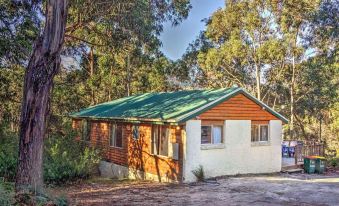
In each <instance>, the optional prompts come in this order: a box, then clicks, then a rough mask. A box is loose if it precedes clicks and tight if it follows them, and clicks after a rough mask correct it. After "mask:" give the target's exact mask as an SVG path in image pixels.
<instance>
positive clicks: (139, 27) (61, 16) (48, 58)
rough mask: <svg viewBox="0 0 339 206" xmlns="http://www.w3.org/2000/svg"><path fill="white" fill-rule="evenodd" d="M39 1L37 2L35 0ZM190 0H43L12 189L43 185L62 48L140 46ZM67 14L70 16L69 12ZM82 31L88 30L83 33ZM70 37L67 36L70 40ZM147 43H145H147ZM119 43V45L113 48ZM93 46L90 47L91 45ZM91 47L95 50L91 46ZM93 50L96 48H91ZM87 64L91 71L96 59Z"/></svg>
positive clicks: (179, 14)
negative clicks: (41, 27) (41, 24)
mask: <svg viewBox="0 0 339 206" xmlns="http://www.w3.org/2000/svg"><path fill="white" fill-rule="evenodd" d="M35 3H37V4H39V5H38V6H37V7H41V2H40V1H37V2H35ZM189 7H190V5H189V1H187V0H182V1H165V0H163V1H137V2H134V1H116V2H108V1H95V2H93V1H89V0H83V1H70V2H69V5H68V1H67V0H60V1H59V0H48V1H47V2H46V12H45V14H44V15H45V19H46V20H45V27H44V31H43V32H42V34H41V36H39V37H38V39H37V40H36V42H35V46H34V49H33V53H32V56H31V58H30V61H29V63H28V66H27V68H26V72H25V83H24V93H23V102H22V110H21V121H20V148H19V162H18V171H17V178H16V190H17V192H19V193H21V192H24V189H25V188H27V187H28V188H29V189H33V190H38V191H39V190H41V188H42V186H43V177H42V155H43V154H42V148H43V139H44V136H45V133H46V127H47V123H48V121H47V120H48V114H49V110H50V101H51V91H52V88H53V83H54V82H53V79H54V77H55V76H56V74H58V72H59V70H60V59H61V58H60V54H61V52H63V51H62V49H63V46H64V39H65V37H67V44H66V46H67V47H68V49H66V50H65V51H64V52H65V53H67V52H76V51H74V48H83V49H84V50H86V49H88V48H92V47H97V48H106V49H107V48H109V49H107V50H104V51H106V52H107V51H110V52H112V53H114V52H117V51H118V49H121V48H124V46H125V45H126V42H128V43H133V44H136V45H137V46H138V48H140V47H141V46H144V48H143V49H144V51H147V46H150V47H151V48H152V44H154V43H157V42H158V41H157V34H159V32H160V31H161V29H162V23H163V22H164V21H166V20H171V21H172V22H173V23H174V24H177V23H178V22H180V21H181V20H182V19H183V18H185V17H186V16H187V12H188V9H189ZM68 14H69V16H68V18H67V15H68ZM82 34H86V35H84V36H82ZM70 39H71V40H70ZM145 43H146V44H145ZM117 48H118V49H117ZM97 50H99V49H97ZM92 51H93V50H92ZM94 51H95V50H94ZM93 53H94V52H93ZM93 56H94V54H93ZM92 63H93V60H91V64H90V65H91V69H92V71H93V72H92V73H93V74H94V64H92Z"/></svg>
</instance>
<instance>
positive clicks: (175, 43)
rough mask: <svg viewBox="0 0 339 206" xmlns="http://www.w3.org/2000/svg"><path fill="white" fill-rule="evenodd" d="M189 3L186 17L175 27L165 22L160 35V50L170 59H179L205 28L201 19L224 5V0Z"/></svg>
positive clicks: (204, 0) (199, 0) (197, 0)
mask: <svg viewBox="0 0 339 206" xmlns="http://www.w3.org/2000/svg"><path fill="white" fill-rule="evenodd" d="M191 4H192V8H191V10H190V13H189V15H188V17H187V19H186V20H184V21H183V22H181V24H179V25H178V26H175V27H173V26H172V25H171V23H170V22H168V23H165V25H164V31H163V32H162V33H161V35H160V40H161V41H162V48H161V51H162V52H163V53H164V54H165V55H166V56H167V57H168V58H170V59H172V60H177V59H179V58H180V57H181V56H182V55H183V54H184V53H185V51H186V48H187V47H188V45H189V44H190V43H191V42H192V41H194V40H195V39H196V37H197V36H198V35H199V33H200V31H201V30H204V29H205V23H204V22H202V21H201V20H203V19H205V18H207V17H210V16H211V14H212V13H213V12H214V11H216V10H217V9H218V8H222V7H224V5H225V0H191Z"/></svg>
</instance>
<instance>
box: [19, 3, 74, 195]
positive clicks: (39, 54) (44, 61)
mask: <svg viewBox="0 0 339 206" xmlns="http://www.w3.org/2000/svg"><path fill="white" fill-rule="evenodd" d="M67 12H68V7H67V0H48V1H47V6H46V22H45V28H44V31H43V34H42V36H40V37H39V38H38V39H37V40H36V42H35V45H34V50H33V53H32V56H31V58H30V60H29V63H28V66H27V68H26V72H25V80H24V81H25V82H24V91H23V101H22V108H21V117H20V118H21V119H20V134H19V137H20V140H19V160H18V169H17V175H16V185H15V187H16V192H17V193H18V194H20V193H21V192H26V190H27V189H30V190H33V191H41V189H42V188H43V174H42V160H43V140H44V136H45V132H46V126H47V117H48V114H49V108H50V94H51V90H52V88H53V78H54V76H55V75H56V74H57V73H58V71H59V68H60V61H61V59H60V52H61V49H62V46H63V43H64V35H65V26H66V19H67Z"/></svg>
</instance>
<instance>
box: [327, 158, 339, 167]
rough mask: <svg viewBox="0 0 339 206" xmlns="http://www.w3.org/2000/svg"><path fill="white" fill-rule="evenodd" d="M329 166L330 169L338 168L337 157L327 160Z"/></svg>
mask: <svg viewBox="0 0 339 206" xmlns="http://www.w3.org/2000/svg"><path fill="white" fill-rule="evenodd" d="M329 163H330V164H329V165H330V166H332V167H339V157H334V158H332V159H330V160H329Z"/></svg>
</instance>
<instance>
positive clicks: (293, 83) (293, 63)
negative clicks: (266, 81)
mask: <svg viewBox="0 0 339 206" xmlns="http://www.w3.org/2000/svg"><path fill="white" fill-rule="evenodd" d="M294 58H295V57H294V52H293V56H292V80H291V88H290V93H291V99H290V101H291V118H290V137H291V139H293V137H294V88H295V59H294Z"/></svg>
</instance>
